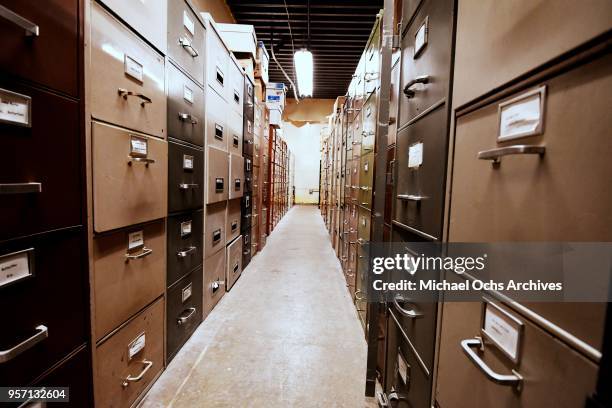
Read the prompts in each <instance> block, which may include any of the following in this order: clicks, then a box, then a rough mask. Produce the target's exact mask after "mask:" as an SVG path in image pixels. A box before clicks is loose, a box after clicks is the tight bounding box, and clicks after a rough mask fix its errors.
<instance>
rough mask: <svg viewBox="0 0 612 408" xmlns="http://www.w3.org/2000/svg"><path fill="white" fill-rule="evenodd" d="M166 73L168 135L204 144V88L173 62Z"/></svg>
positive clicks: (169, 64)
mask: <svg viewBox="0 0 612 408" xmlns="http://www.w3.org/2000/svg"><path fill="white" fill-rule="evenodd" d="M176 2H177V3H178V2H179V1H178V0H177V1H176ZM173 3H174V2H173ZM166 74H167V77H166V81H167V84H168V101H167V104H168V136H170V137H172V138H175V139H180V140H183V141H185V142H189V143H191V144H195V145H198V146H204V90H203V89H202V88H201V87H200V85H198V84H197V83H196V82H194V81H192V80H191V79H189V77H187V75H185V74H184V73H182V72H181V71H180V70H179V69H178V68H177V67H175V66H174V64H173V63H168V64H166Z"/></svg>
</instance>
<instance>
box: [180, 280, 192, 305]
mask: <svg viewBox="0 0 612 408" xmlns="http://www.w3.org/2000/svg"><path fill="white" fill-rule="evenodd" d="M191 292H192V290H191V283H190V284H189V285H187V286H185V287H184V288H183V290H182V293H181V299H182V300H183V303H185V301H186V300H187V299H189V298H190V297H191Z"/></svg>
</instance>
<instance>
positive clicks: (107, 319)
mask: <svg viewBox="0 0 612 408" xmlns="http://www.w3.org/2000/svg"><path fill="white" fill-rule="evenodd" d="M93 270H94V273H93V277H94V282H93V294H94V296H93V299H94V308H95V316H94V323H95V325H94V331H95V340H100V339H102V338H103V337H104V336H106V335H107V334H108V333H110V332H111V331H112V330H113V329H115V328H117V327H118V326H119V325H120V324H122V323H123V322H125V321H126V320H128V319H129V318H130V317H131V316H133V315H134V314H136V313H137V312H138V311H139V310H142V308H143V307H145V306H146V305H148V304H149V303H151V302H152V301H153V300H155V299H156V298H157V297H159V296H161V295H162V294H163V293H164V289H165V287H166V228H165V220H160V221H155V222H153V223H150V224H145V225H141V226H135V227H130V228H128V229H126V230H121V231H117V232H112V233H108V234H103V235H98V236H96V237H95V238H94V240H93Z"/></svg>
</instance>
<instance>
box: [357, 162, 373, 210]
mask: <svg viewBox="0 0 612 408" xmlns="http://www.w3.org/2000/svg"><path fill="white" fill-rule="evenodd" d="M359 182H360V183H361V185H360V186H359V200H358V203H359V205H360V206H362V207H364V208H367V209H371V208H372V186H373V185H374V153H368V154H366V155H364V156H361V158H360V160H359Z"/></svg>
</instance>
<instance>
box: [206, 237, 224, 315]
mask: <svg viewBox="0 0 612 408" xmlns="http://www.w3.org/2000/svg"><path fill="white" fill-rule="evenodd" d="M225 269H226V264H225V246H224V247H223V250H222V251H219V252H217V253H215V254H214V255H212V256H210V257H209V258H207V259H206V260H205V261H204V296H203V297H204V318H206V316H208V314H209V313H210V312H211V311H212V310H213V308H214V307H215V306H216V305H217V303H219V300H221V298H222V297H223V295H224V294H225Z"/></svg>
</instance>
